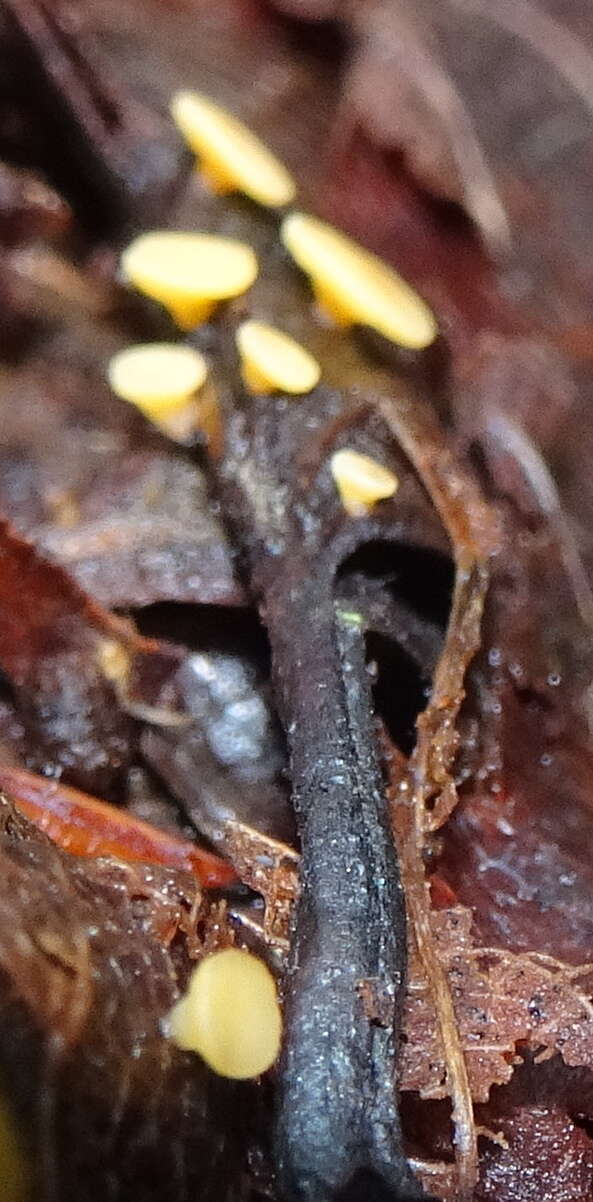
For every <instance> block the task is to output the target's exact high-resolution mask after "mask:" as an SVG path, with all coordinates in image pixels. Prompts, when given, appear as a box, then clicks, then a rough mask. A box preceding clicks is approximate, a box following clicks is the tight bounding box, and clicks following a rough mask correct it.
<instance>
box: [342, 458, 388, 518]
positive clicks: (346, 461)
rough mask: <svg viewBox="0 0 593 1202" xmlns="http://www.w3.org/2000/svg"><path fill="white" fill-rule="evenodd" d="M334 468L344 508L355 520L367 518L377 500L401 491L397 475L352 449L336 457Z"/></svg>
mask: <svg viewBox="0 0 593 1202" xmlns="http://www.w3.org/2000/svg"><path fill="white" fill-rule="evenodd" d="M330 469H331V474H332V476H333V478H334V480H335V483H336V488H337V490H338V492H339V494H340V500H341V502H342V505H343V506H344V509H345V510H346V512H347V513H349V514H350V516H351V517H362V516H364V514H365V513H367V512H368V510H369V509H372V507H373V505H375V504H376V502H377V501H384V500H385V499H386V498H387V497H392V496H393V495H394V493H395V492H397V489H398V488H399V480H398V478H397V476H395V475H394V473H393V472H390V471H389V469H388V468H386V467H383V465H382V464H381V463H377V462H376V460H375V459H371V457H370V455H361V454H360V453H359V452H358V451H353V450H351V448H350V447H344V449H343V450H341V451H336V452H335V453H334V454H333V455H332V457H331V460H330Z"/></svg>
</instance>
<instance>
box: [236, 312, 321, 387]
mask: <svg viewBox="0 0 593 1202" xmlns="http://www.w3.org/2000/svg"><path fill="white" fill-rule="evenodd" d="M237 347H238V349H239V354H240V356H241V370H242V375H243V381H244V383H245V386H246V387H247V388H248V389H249V391H250V392H254V393H258V392H259V393H262V392H263V393H266V392H289V393H292V394H294V395H296V394H298V393H304V392H311V389H313V388H315V387H316V385H317V384H318V383H319V377H320V375H321V370H320V367H319V364H318V362H317V360H316V359H314V358H313V355H310V354H309V352H308V351H306V350H305V348H304V347H302V346H300V344H299V343H298V342H295V340H294V338H290V336H289V335H288V334H284V333H283V332H282V330H276V329H274V327H273V326H269V325H266V324H265V323H264V322H263V321H245V322H243V324H242V325H241V326H239V329H238V331H237Z"/></svg>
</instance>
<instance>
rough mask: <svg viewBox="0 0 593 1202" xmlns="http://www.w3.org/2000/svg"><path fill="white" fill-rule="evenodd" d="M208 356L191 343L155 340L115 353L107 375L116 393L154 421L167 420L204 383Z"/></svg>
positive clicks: (185, 403) (188, 400) (191, 397)
mask: <svg viewBox="0 0 593 1202" xmlns="http://www.w3.org/2000/svg"><path fill="white" fill-rule="evenodd" d="M207 374H208V368H207V366H206V360H205V359H204V357H203V355H200V354H199V353H198V351H194V350H192V348H191V347H189V346H177V345H176V344H175V343H172V342H152V343H148V344H146V345H141V346H130V347H127V349H126V350H124V351H120V352H119V353H118V354H117V355H114V357H113V359H112V360H111V362H110V364H109V366H108V369H107V375H108V379H109V383H110V385H111V388H112V389H113V391H114V392H115V394H116V396H119V397H121V398H122V400H124V401H130V402H131V404H132V405H136V406H137V407H138V409H141V410H142V412H143V413H145V414H146V416H147V417H149V418H151V419H152V420H153V421H163V420H165V419H166V418H167V417H169V416H171V415H172V414H176V413H178V412H179V411H180V410H182V409H184V408H185V407H186V406H187V405H188V403H190V402H191V401H192V400H193V398H194V396H195V394H196V392H197V391H198V389H200V388H201V387H202V385H203V384H204V381H205V379H206V376H207Z"/></svg>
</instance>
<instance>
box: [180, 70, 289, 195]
mask: <svg viewBox="0 0 593 1202" xmlns="http://www.w3.org/2000/svg"><path fill="white" fill-rule="evenodd" d="M171 115H172V117H173V120H174V121H175V124H176V125H177V128H178V129H179V131H180V133H181V134H182V136H183V137H184V139H185V141H186V142H187V144H188V146H189V148H190V150H192V151H193V152H194V154H197V155H199V158H200V164H201V172H202V174H203V176H204V177H205V179H206V180H207V181H208V183H209V184H210V186H211V188H212V190H213V191H215V192H220V193H225V192H244V193H245V195H246V196H249V197H250V198H251V199H252V200H255V201H257V202H258V204H261V205H265V206H266V207H267V208H282V207H283V206H284V205H287V204H290V202H291V201H292V200H294V197H295V195H296V185H295V183H294V180H293V178H292V176H291V175H290V174H289V172H288V171H287V170H286V167H285V166H284V165H283V163H281V162H280V161H279V159H277V158H276V156H275V155H273V154H272V152H271V151H270V150H268V148H267V146H264V144H263V142H260V140H259V138H258V137H256V135H255V134H254V133H252V132H251V130H250V129H248V128H247V126H246V125H243V123H242V121H239V120H237V118H236V117H234V116H233V115H232V114H231V113H228V112H226V110H225V109H223V108H220V107H219V106H218V105H217V104H215V103H214V101H212V100H210V99H209V98H208V97H207V96H203V95H202V94H201V93H200V92H177V93H176V95H175V96H174V97H173V100H172V102H171Z"/></svg>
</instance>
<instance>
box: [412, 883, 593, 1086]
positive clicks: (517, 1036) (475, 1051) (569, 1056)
mask: <svg viewBox="0 0 593 1202" xmlns="http://www.w3.org/2000/svg"><path fill="white" fill-rule="evenodd" d="M431 926H432V931H433V938H434V941H435V946H436V949H437V953H438V956H439V960H440V961H441V963H442V965H443V967H444V969H445V971H446V973H447V977H448V980H449V983H450V987H451V993H452V997H453V1004H454V1007H455V1018H456V1022H457V1026H458V1029H459V1036H460V1040H461V1046H462V1049H463V1053H464V1056H465V1060H466V1064H467V1071H468V1077H469V1082H470V1087H471V1092H472V1098H473V1100H474V1102H486V1101H487V1100H488V1097H489V1094H490V1089H491V1087H492V1086H493V1085H495V1084H496V1085H503V1084H505V1083H506V1082H507V1081H509V1080H510V1078H511V1077H512V1074H513V1068H514V1060H515V1054H516V1048H517V1045H518V1044H519V1043H527V1044H529V1045H530V1047H531V1048H532V1049H533V1051H534V1052H536V1053H537V1054H538V1055H542V1057H543V1056H548V1055H553V1054H554V1053H556V1052H558V1053H560V1055H561V1056H562V1059H563V1060H564V1063H565V1064H567V1065H571V1066H576V1065H585V1066H587V1065H590V1064H591V1062H592V1061H593V1005H592V1003H591V987H590V983H589V985H588V986H587V985H586V984H585V979H586V978H588V979H589V982H590V980H591V975H592V973H593V965H585V966H583V967H582V968H575V967H573V966H571V965H568V964H562V963H560V962H559V961H556V960H553V959H552V957H548V956H543V955H539V954H533V955H530V954H529V953H524V954H522V955H514V954H513V953H512V952H508V951H505V950H504V949H501V948H484V947H479V946H478V945H477V943H476V942H475V939H474V936H473V933H472V918H471V912H470V911H469V910H467V909H465V908H464V907H461V906H456V907H455V908H453V909H449V910H441V911H432V913H431ZM581 979H582V980H583V984H581V983H580V982H581ZM405 1015H406V1017H405V1031H406V1042H405V1044H404V1047H403V1050H402V1060H401V1072H402V1079H401V1086H402V1089H409V1090H416V1091H418V1092H419V1093H420V1095H421V1096H422V1097H423V1098H432V1099H435V1098H444V1097H447V1096H448V1084H447V1070H446V1065H445V1055H444V1050H443V1045H442V1041H441V1035H440V1031H439V1025H438V1023H437V1019H436V1011H435V1008H434V1003H433V1001H432V999H431V996H430V992H429V990H428V987H427V984H426V980H425V978H424V977H423V973H422V967H421V964H420V960H419V957H418V953H417V951H416V949H415V948H414V946H413V944H412V948H411V953H410V977H409V985H408V995H407V1001H406V1011H405Z"/></svg>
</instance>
